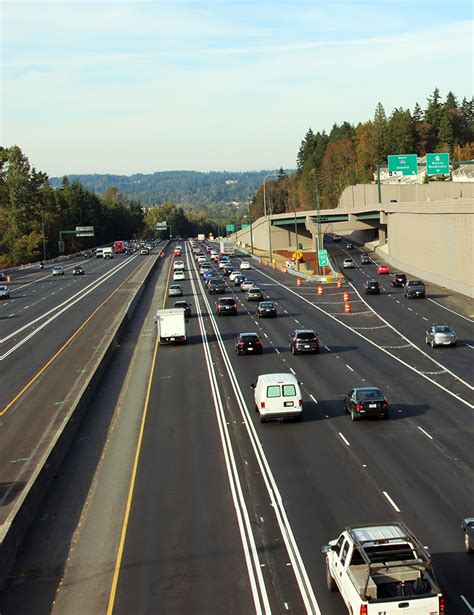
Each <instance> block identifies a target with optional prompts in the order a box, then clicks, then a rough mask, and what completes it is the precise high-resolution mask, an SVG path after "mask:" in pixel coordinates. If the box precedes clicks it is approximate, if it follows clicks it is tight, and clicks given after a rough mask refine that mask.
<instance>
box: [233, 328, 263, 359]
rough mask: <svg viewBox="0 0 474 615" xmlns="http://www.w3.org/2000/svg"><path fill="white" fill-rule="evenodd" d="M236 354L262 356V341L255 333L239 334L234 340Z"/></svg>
mask: <svg viewBox="0 0 474 615" xmlns="http://www.w3.org/2000/svg"><path fill="white" fill-rule="evenodd" d="M235 352H236V354H262V352H263V346H262V341H261V339H260V338H259V336H258V334H257V333H240V334H239V335H238V336H237V339H236V340H235Z"/></svg>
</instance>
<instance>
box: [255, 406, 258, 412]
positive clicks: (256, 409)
mask: <svg viewBox="0 0 474 615" xmlns="http://www.w3.org/2000/svg"><path fill="white" fill-rule="evenodd" d="M255 412H258V406H257V404H255Z"/></svg>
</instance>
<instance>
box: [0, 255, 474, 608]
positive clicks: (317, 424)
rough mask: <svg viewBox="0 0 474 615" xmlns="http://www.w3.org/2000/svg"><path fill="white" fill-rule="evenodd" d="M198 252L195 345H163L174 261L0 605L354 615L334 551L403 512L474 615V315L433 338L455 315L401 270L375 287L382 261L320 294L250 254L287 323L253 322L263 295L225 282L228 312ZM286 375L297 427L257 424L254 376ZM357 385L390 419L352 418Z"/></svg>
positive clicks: (192, 290) (132, 329)
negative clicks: (296, 388) (356, 533)
mask: <svg viewBox="0 0 474 615" xmlns="http://www.w3.org/2000/svg"><path fill="white" fill-rule="evenodd" d="M331 251H332V253H333V256H334V257H335V259H336V260H337V262H338V263H340V262H341V259H342V258H344V257H345V256H347V253H346V249H345V247H344V246H340V247H339V246H336V245H334V249H332V250H331ZM351 255H353V254H352V253H351ZM240 261H241V258H240V257H234V258H233V262H234V263H235V264H236V265H237V266H238V264H239V263H240ZM186 263H187V274H186V277H187V279H186V281H185V282H184V284H183V286H184V291H185V299H188V300H190V302H191V303H192V306H193V316H192V317H191V319H190V320H189V323H188V334H189V341H188V344H187V345H186V346H166V347H164V346H163V347H162V346H159V347H158V346H157V344H156V342H155V336H154V331H153V319H154V313H155V312H156V309H157V308H158V307H161V306H162V305H165V306H167V307H170V306H172V304H173V302H174V298H171V299H168V298H167V296H166V295H167V287H168V284H169V281H170V273H171V267H172V258H171V257H170V256H168V257H167V258H166V259H165V263H164V266H163V267H162V268H160V270H159V271H158V272H156V274H154V278H153V279H152V283H151V284H150V285H149V287H148V289H147V291H146V293H145V294H144V296H143V299H142V301H141V303H140V309H139V311H138V313H137V314H136V316H135V317H134V320H133V321H132V323H131V324H130V326H129V330H127V334H126V337H125V339H124V342H123V343H122V344H121V347H120V348H119V349H117V351H116V355H115V358H114V361H113V362H112V364H111V366H110V368H109V370H108V372H107V374H106V376H105V378H104V382H103V383H102V385H101V387H100V390H99V392H98V395H97V399H96V400H94V403H93V404H92V406H91V408H90V409H89V412H88V415H87V416H86V418H85V420H84V425H83V426H82V427H81V431H80V434H79V435H78V437H77V438H76V441H75V442H74V445H73V447H72V449H71V452H70V454H69V455H68V458H67V459H66V462H65V464H64V468H63V469H62V471H61V473H60V476H58V480H57V484H56V485H55V489H54V490H52V493H51V494H50V495H49V496H48V498H47V499H46V501H45V503H44V506H43V509H42V512H41V514H40V515H39V518H38V522H37V523H36V524H35V526H34V527H33V528H32V531H31V533H30V536H29V538H28V540H27V541H26V543H25V547H24V549H23V550H22V553H21V554H20V556H19V558H18V561H17V563H16V565H15V569H14V571H13V574H12V579H11V583H10V586H9V587H8V588H7V589H6V590H4V591H3V592H2V593H1V594H0V611H1V612H2V613H22V612H25V613H26V612H35V613H49V612H52V613H61V614H62V613H64V614H66V613H67V614H70V613H90V614H94V613H105V612H109V613H130V612H133V613H152V612H163V613H251V612H256V613H269V612H272V613H288V612H290V613H304V612H312V613H325V614H326V613H327V614H331V615H332V614H335V615H339V614H341V615H342V614H343V613H346V612H347V610H346V608H345V606H344V604H343V601H342V599H341V598H340V596H339V595H338V594H337V593H335V594H334V593H330V592H328V591H327V589H326V587H325V578H324V556H323V554H322V553H321V546H322V545H324V544H327V542H328V541H329V540H331V539H333V538H336V537H337V536H338V534H339V533H340V531H341V530H342V529H343V528H344V527H345V526H346V525H354V524H356V523H368V522H386V521H390V520H402V521H404V522H405V523H406V524H407V525H408V526H409V527H410V528H411V529H412V530H413V531H414V532H415V533H416V534H417V535H418V537H419V538H420V539H421V541H422V542H423V544H426V545H427V546H428V547H429V549H430V551H431V553H432V554H433V559H434V564H435V568H436V571H437V574H438V578H439V581H440V584H441V587H442V589H443V593H444V595H445V596H446V600H447V612H448V613H460V614H461V613H469V612H472V607H473V606H474V592H473V589H472V586H473V584H472V580H473V578H474V559H473V558H472V557H470V556H469V555H467V554H465V553H464V552H463V549H462V535H461V531H460V523H461V519H462V518H463V517H464V516H467V515H472V514H473V511H474V481H473V478H474V476H473V469H474V451H473V450H472V445H471V443H472V441H473V435H474V420H473V398H472V384H473V382H472V381H473V373H472V352H473V349H472V348H471V346H472V345H474V344H472V339H471V336H472V323H470V322H469V320H468V319H466V318H465V317H464V316H462V315H456V314H454V313H449V322H450V324H452V325H453V326H454V328H455V330H456V332H457V334H458V337H459V339H460V343H459V347H458V348H455V349H434V350H433V349H431V348H430V347H428V346H425V344H424V330H425V329H424V327H425V324H426V323H434V322H446V319H447V317H448V316H447V313H446V311H445V310H444V309H443V308H442V307H440V306H439V305H438V304H437V303H435V302H434V301H436V299H435V298H433V300H434V301H429V300H428V299H426V300H417V301H415V300H413V301H408V300H406V299H404V297H403V291H402V290H401V289H391V288H390V287H389V285H388V281H387V282H384V284H383V285H384V290H385V291H386V292H383V293H382V294H381V295H380V296H373V297H372V296H368V297H365V296H364V295H363V294H362V284H363V281H364V280H365V279H367V276H370V277H372V276H374V277H376V274H375V270H374V265H368V266H364V267H361V268H356V269H354V270H352V271H351V272H350V273H348V277H349V283H350V284H348V285H346V286H345V287H344V288H343V289H335V288H327V289H326V290H325V291H324V293H323V295H317V294H316V289H315V286H314V284H309V283H303V284H301V285H297V283H296V278H294V277H292V276H290V275H288V274H283V273H281V272H278V271H276V270H272V269H269V268H268V267H264V266H263V265H259V264H257V263H256V261H255V260H252V267H253V270H252V271H250V272H245V273H246V275H247V277H249V278H251V279H252V280H253V281H254V282H255V283H257V284H258V285H259V287H260V288H262V290H263V291H264V293H265V295H266V296H268V297H270V298H271V299H273V300H275V301H276V302H277V303H278V310H279V315H278V317H277V318H276V319H257V318H256V317H255V308H256V304H253V303H248V302H247V301H246V300H245V299H244V297H243V293H241V292H240V291H239V289H238V288H237V287H235V286H232V285H230V286H229V288H228V292H229V294H230V293H234V294H235V296H236V297H237V298H238V301H239V313H238V315H237V316H227V317H222V318H217V317H216V316H215V305H214V304H215V301H216V296H211V297H209V295H208V294H207V293H206V292H205V290H204V288H203V284H202V280H201V278H200V276H199V274H198V271H197V269H196V264H195V261H194V259H193V258H192V254H191V252H190V250H189V246H187V249H186ZM101 265H103V266H106V264H105V263H101ZM98 273H99V272H98ZM346 273H347V272H346ZM226 281H227V282H228V278H226ZM54 282H56V280H54ZM228 284H231V283H229V282H228ZM64 290H65V289H64ZM72 290H73V289H71V291H70V292H71V295H70V296H72V294H73V293H72ZM344 290H348V292H349V294H350V300H351V306H352V312H351V313H350V314H346V313H345V312H344V304H343V301H342V292H343V291H344ZM90 307H91V306H89V308H90ZM72 311H73V310H72ZM309 327H311V328H314V329H315V330H316V331H317V332H318V334H319V337H320V344H321V352H320V354H319V355H309V356H293V355H292V354H291V353H290V352H289V351H288V335H289V333H290V332H291V331H292V330H293V329H294V328H309ZM243 331H257V332H258V333H259V334H260V335H261V338H262V340H263V343H264V348H265V350H264V354H263V355H262V356H236V354H235V352H234V344H235V338H236V336H237V334H238V333H240V332H243ZM2 337H4V335H3V334H2ZM280 371H291V372H293V373H295V374H296V375H297V377H298V379H299V381H300V382H301V383H302V389H303V396H304V402H305V403H304V410H303V421H302V422H301V423H284V422H283V423H282V422H274V423H267V424H261V423H260V421H259V419H258V415H257V414H256V413H255V412H254V401H253V392H252V390H251V389H250V384H251V383H252V382H255V380H256V377H257V375H258V374H262V373H270V372H280ZM357 385H374V386H379V387H380V388H381V389H382V391H383V392H384V393H385V395H386V397H387V399H388V401H389V403H390V418H389V420H388V421H380V420H367V421H359V422H357V423H355V422H352V421H351V420H350V417H349V416H348V415H345V414H344V409H343V404H342V400H343V397H344V394H345V393H347V392H348V391H349V390H350V389H351V388H352V387H353V386H357ZM84 443H87V446H84ZM78 468H81V469H82V468H83V469H84V471H78Z"/></svg>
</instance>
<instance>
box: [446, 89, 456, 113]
mask: <svg viewBox="0 0 474 615" xmlns="http://www.w3.org/2000/svg"><path fill="white" fill-rule="evenodd" d="M443 108H444V109H457V108H458V101H457V100H456V97H455V96H454V94H453V93H452V92H451V91H449V92H448V94H447V95H446V100H445V101H444V105H443Z"/></svg>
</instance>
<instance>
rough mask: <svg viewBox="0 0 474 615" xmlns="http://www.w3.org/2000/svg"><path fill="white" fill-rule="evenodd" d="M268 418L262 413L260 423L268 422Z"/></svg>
mask: <svg viewBox="0 0 474 615" xmlns="http://www.w3.org/2000/svg"><path fill="white" fill-rule="evenodd" d="M266 422H267V419H266V418H265V417H264V416H263V414H261V415H260V423H266Z"/></svg>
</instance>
